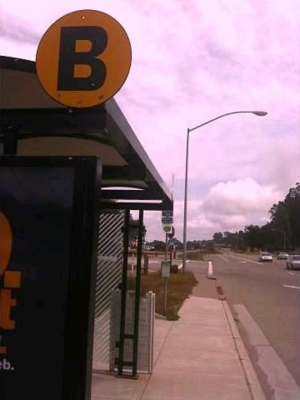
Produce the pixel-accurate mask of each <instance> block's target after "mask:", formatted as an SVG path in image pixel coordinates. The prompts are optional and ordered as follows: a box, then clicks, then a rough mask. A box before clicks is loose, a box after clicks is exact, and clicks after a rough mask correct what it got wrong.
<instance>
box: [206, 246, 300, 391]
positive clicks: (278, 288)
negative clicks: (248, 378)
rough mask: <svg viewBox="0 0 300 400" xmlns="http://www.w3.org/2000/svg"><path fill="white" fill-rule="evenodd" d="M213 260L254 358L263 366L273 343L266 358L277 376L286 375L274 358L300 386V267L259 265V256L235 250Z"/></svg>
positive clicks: (212, 258)
mask: <svg viewBox="0 0 300 400" xmlns="http://www.w3.org/2000/svg"><path fill="white" fill-rule="evenodd" d="M207 258H210V259H211V261H212V263H213V271H214V275H215V276H216V278H217V279H218V281H219V283H220V284H221V286H222V288H223V290H224V292H225V295H226V297H227V301H228V303H229V305H230V307H231V310H232V312H233V314H234V315H236V316H237V324H238V326H239V328H240V332H241V335H242V337H243V340H244V342H245V343H246V346H247V348H248V350H249V352H250V356H251V357H252V359H253V361H254V362H255V363H256V364H259V362H257V361H258V358H259V357H262V358H263V351H266V346H268V345H270V346H272V348H273V349H274V350H275V352H274V350H272V351H273V354H272V355H270V354H269V355H268V356H266V360H268V362H269V363H270V365H268V366H267V368H269V369H272V368H274V369H275V370H276V371H275V372H276V374H277V378H278V375H280V374H281V375H282V374H283V373H282V372H281V371H282V369H280V368H281V367H279V368H277V366H276V365H275V364H276V360H275V361H274V359H276V357H277V359H279V357H280V359H281V360H282V362H283V368H284V366H285V367H286V369H287V371H286V372H287V374H286V376H287V381H289V376H288V375H289V374H288V373H290V374H291V376H292V377H293V379H294V382H295V381H296V382H297V384H298V385H299V386H300V271H288V270H287V269H286V268H285V261H284V260H274V261H273V262H272V263H259V262H258V261H257V256H256V255H250V254H238V253H234V252H231V251H226V252H224V253H222V254H220V255H211V256H208V257H207ZM238 318H241V319H242V320H239V319H238ZM260 341H261V342H260ZM255 342H256V343H255ZM259 342H260V343H259ZM256 344H257V345H256ZM269 350H271V349H270V347H269ZM278 356H279V357H278ZM268 357H269V358H268ZM272 357H273V358H272ZM279 361H280V360H279ZM260 364H261V368H260V369H259V371H258V372H259V373H260V375H261V376H260V378H261V381H263V382H262V384H263V385H264V386H265V388H264V389H265V391H267V392H268V390H269V391H270V390H271V389H270V387H267V386H268V382H267V381H268V379H266V377H265V373H266V370H265V371H264V370H263V369H264V366H263V361H261V363H260ZM276 368H277V369H276ZM277 378H276V379H277ZM270 398H273V397H271V395H270ZM274 398H281V397H280V396H279V397H276V396H275V397H274ZM291 398H292V397H291ZM299 398H300V392H299Z"/></svg>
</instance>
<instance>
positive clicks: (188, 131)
mask: <svg viewBox="0 0 300 400" xmlns="http://www.w3.org/2000/svg"><path fill="white" fill-rule="evenodd" d="M232 114H254V115H257V116H259V117H264V116H265V115H267V114H268V113H267V112H266V111H231V112H229V113H226V114H222V115H219V116H218V117H216V118H213V119H210V120H209V121H206V122H204V123H203V124H200V125H197V126H195V127H194V128H191V129H189V128H187V136H186V156H185V185H184V215H183V257H182V271H183V272H184V271H185V267H186V247H187V244H186V241H187V239H186V229H187V227H186V225H187V190H188V158H189V135H190V132H192V131H194V130H196V129H198V128H201V127H202V126H204V125H207V124H210V123H211V122H213V121H216V120H217V119H220V118H223V117H227V116H228V115H232Z"/></svg>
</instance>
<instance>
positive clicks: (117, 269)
mask: <svg viewBox="0 0 300 400" xmlns="http://www.w3.org/2000/svg"><path fill="white" fill-rule="evenodd" d="M123 226H124V213H123V212H118V213H113V212H111V213H110V212H105V213H102V214H101V215H100V219H99V236H98V266H97V278H96V279H97V281H96V304H95V328H94V354H93V369H94V371H96V370H108V369H109V357H110V340H111V329H110V317H111V298H112V291H113V290H115V289H117V288H118V286H119V285H120V283H121V281H122V265H123V232H122V228H123Z"/></svg>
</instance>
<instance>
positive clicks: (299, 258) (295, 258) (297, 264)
mask: <svg viewBox="0 0 300 400" xmlns="http://www.w3.org/2000/svg"><path fill="white" fill-rule="evenodd" d="M286 267H287V269H300V255H298V254H294V255H291V256H289V258H288V259H287V262H286Z"/></svg>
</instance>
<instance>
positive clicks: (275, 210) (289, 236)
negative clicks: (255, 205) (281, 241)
mask: <svg viewBox="0 0 300 400" xmlns="http://www.w3.org/2000/svg"><path fill="white" fill-rule="evenodd" d="M269 212H270V214H271V224H272V227H273V229H278V230H282V231H284V233H285V235H286V241H287V246H288V247H291V248H300V184H299V182H297V183H296V186H295V187H294V188H291V189H290V190H289V193H288V194H287V195H286V197H285V199H284V200H283V201H280V202H279V203H278V204H273V206H272V207H271V209H270V211H269Z"/></svg>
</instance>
